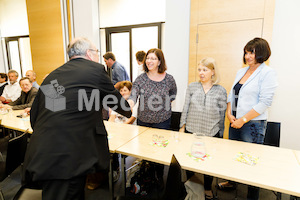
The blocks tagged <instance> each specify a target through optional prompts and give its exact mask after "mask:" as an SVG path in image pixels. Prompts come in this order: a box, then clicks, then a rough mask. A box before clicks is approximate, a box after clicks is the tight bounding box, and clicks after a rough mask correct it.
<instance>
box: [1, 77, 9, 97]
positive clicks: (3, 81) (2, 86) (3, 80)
mask: <svg viewBox="0 0 300 200" xmlns="http://www.w3.org/2000/svg"><path fill="white" fill-rule="evenodd" d="M7 84H8V83H7V75H6V74H5V73H0V96H1V95H2V93H3V90H4V87H5V86H6V85H7Z"/></svg>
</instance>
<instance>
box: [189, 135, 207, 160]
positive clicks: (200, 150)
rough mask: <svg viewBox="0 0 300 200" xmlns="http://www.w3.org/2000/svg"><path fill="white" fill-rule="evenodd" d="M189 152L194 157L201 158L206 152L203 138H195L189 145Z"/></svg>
mask: <svg viewBox="0 0 300 200" xmlns="http://www.w3.org/2000/svg"><path fill="white" fill-rule="evenodd" d="M191 154H192V156H194V157H196V158H203V157H204V156H205V154H206V150H205V142H204V141H203V139H197V140H195V141H194V142H193V144H192V147H191Z"/></svg>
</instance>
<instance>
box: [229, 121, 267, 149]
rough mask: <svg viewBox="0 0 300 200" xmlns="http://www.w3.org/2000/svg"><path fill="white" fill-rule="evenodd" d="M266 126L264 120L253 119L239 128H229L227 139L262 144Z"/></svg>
mask: <svg viewBox="0 0 300 200" xmlns="http://www.w3.org/2000/svg"><path fill="white" fill-rule="evenodd" d="M266 128H267V121H266V120H253V121H249V122H248V123H246V124H244V126H242V127H241V128H240V129H235V128H232V127H230V128H229V139H231V140H238V141H243V142H250V143H256V144H263V143H264V139H265V132H266Z"/></svg>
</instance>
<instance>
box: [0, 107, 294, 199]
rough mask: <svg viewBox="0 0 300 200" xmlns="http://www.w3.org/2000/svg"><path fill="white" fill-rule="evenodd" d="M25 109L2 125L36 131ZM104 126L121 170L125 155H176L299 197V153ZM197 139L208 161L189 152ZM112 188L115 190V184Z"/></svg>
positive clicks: (164, 158)
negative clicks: (249, 159) (248, 159)
mask: <svg viewBox="0 0 300 200" xmlns="http://www.w3.org/2000/svg"><path fill="white" fill-rule="evenodd" d="M21 112H22V111H12V112H10V113H8V114H5V115H0V119H1V125H2V126H3V127H5V128H8V129H13V130H20V131H25V130H27V129H29V130H30V131H29V132H32V129H31V127H30V122H29V117H27V119H26V118H17V117H16V116H17V115H19V114H20V113H21ZM104 124H105V127H106V129H107V132H108V142H109V148H110V152H111V153H120V154H122V155H123V156H122V163H121V167H122V169H123V168H124V163H123V162H124V160H125V159H123V158H124V156H133V157H136V158H141V159H145V160H149V161H152V162H156V163H160V164H164V165H169V164H170V161H171V158H172V155H173V154H174V155H175V157H176V158H177V160H178V162H179V163H180V165H181V167H182V168H183V169H186V170H190V171H194V172H197V173H202V174H207V175H211V176H215V177H219V178H223V179H227V180H232V181H236V182H239V183H244V184H248V185H253V186H257V187H261V188H265V189H268V190H273V191H277V192H281V193H286V194H290V195H294V196H299V197H300V182H299V180H300V151H297V150H291V149H285V148H278V147H272V146H267V145H259V144H251V143H246V142H239V141H233V140H228V139H219V138H213V137H205V136H201V137H198V138H196V137H195V136H194V135H193V134H187V133H179V140H175V139H174V137H173V135H174V134H175V132H174V131H169V130H162V129H155V128H148V127H142V126H135V125H126V124H118V123H114V122H108V121H104ZM159 136H160V137H161V138H162V137H163V139H162V140H164V141H165V144H166V145H164V146H159V145H156V144H155V143H154V142H153V140H154V138H156V139H157V138H159ZM195 141H201V142H202V143H203V144H204V146H205V151H206V154H207V157H206V158H205V159H204V160H199V159H195V158H193V157H192V156H191V155H190V152H191V147H192V145H193V143H194V142H195ZM240 152H242V153H245V154H249V155H251V156H253V157H256V158H257V162H256V164H254V165H249V164H246V163H243V162H239V161H237V160H236V159H235V158H236V157H237V155H239V153H240ZM123 179H125V176H124V177H123ZM123 181H124V180H123ZM110 188H113V185H112V182H111V183H110Z"/></svg>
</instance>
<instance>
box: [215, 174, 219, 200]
mask: <svg viewBox="0 0 300 200" xmlns="http://www.w3.org/2000/svg"><path fill="white" fill-rule="evenodd" d="M218 183H219V178H218V177H217V178H216V195H215V197H216V198H217V199H218V189H219V188H218Z"/></svg>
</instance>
